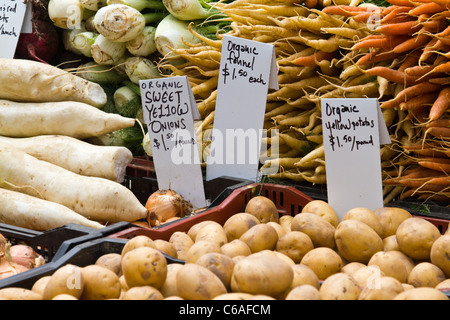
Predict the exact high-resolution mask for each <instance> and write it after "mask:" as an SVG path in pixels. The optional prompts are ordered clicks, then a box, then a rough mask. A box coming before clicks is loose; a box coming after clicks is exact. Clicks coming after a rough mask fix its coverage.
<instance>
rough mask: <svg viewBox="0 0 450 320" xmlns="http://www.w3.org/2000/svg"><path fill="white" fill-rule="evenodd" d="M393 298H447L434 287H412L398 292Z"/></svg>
mask: <svg viewBox="0 0 450 320" xmlns="http://www.w3.org/2000/svg"><path fill="white" fill-rule="evenodd" d="M393 300H449V298H448V297H447V295H446V294H445V293H443V292H442V291H439V290H437V289H435V288H426V287H422V288H414V289H411V290H406V291H403V292H401V293H399V294H398V295H397V296H395V297H394V299H393Z"/></svg>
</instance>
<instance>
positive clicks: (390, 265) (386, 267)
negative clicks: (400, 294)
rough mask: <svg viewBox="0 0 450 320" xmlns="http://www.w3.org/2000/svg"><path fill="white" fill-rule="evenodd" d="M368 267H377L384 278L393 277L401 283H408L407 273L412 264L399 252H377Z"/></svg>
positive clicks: (408, 258) (412, 266)
mask: <svg viewBox="0 0 450 320" xmlns="http://www.w3.org/2000/svg"><path fill="white" fill-rule="evenodd" d="M367 265H368V266H372V265H375V266H378V267H379V268H380V270H381V271H383V273H384V274H385V275H386V276H390V277H393V278H395V279H397V280H398V281H400V282H401V283H406V282H408V277H409V273H410V272H411V270H412V269H413V268H414V262H413V261H412V259H411V258H410V257H408V256H407V255H406V254H404V253H403V252H401V251H379V252H377V253H375V254H374V255H373V256H372V258H371V259H370V260H369V262H368V264H367Z"/></svg>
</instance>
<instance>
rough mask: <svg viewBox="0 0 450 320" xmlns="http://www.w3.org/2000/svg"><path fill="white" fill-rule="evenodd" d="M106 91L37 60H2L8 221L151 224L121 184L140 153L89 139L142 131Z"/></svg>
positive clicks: (0, 211) (0, 210)
mask: <svg viewBox="0 0 450 320" xmlns="http://www.w3.org/2000/svg"><path fill="white" fill-rule="evenodd" d="M106 102H107V97H106V94H105V92H104V91H103V89H102V87H101V86H99V85H98V84H97V83H94V82H90V81H87V80H85V79H82V78H80V77H78V76H76V75H74V74H71V73H69V72H67V71H65V70H63V69H60V68H57V67H54V66H51V65H48V64H45V63H40V62H36V61H31V60H20V59H6V58H4V59H0V222H1V223H7V224H11V225H15V226H19V227H25V228H29V229H33V230H48V229H52V228H55V227H58V226H62V225H65V224H68V223H77V224H80V225H86V226H90V227H93V228H102V227H104V226H105V225H106V224H111V223H115V222H119V221H135V220H139V219H142V218H145V217H146V215H147V209H146V208H145V207H144V206H143V205H142V204H141V203H140V202H139V200H138V199H137V198H136V197H135V195H134V194H133V193H132V191H131V190H129V189H128V188H127V187H125V186H124V185H123V184H121V182H123V180H124V176H125V172H126V167H127V165H128V164H129V163H130V162H131V161H132V159H133V156H132V153H131V152H130V151H129V150H128V149H127V148H125V147H115V146H114V147H113V146H98V145H93V144H91V143H89V142H87V141H85V140H83V139H87V138H91V137H96V136H99V135H102V134H106V133H110V132H113V131H115V130H119V129H123V128H128V127H131V126H134V125H135V121H136V120H135V119H132V118H126V117H122V116H120V115H118V114H111V113H106V112H104V111H102V110H100V108H101V107H102V106H104V105H105V104H106Z"/></svg>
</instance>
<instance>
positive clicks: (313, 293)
mask: <svg viewBox="0 0 450 320" xmlns="http://www.w3.org/2000/svg"><path fill="white" fill-rule="evenodd" d="M285 300H322V297H321V295H320V292H319V290H318V289H317V288H316V287H313V286H312V285H309V284H304V285H301V286H298V287H295V288H293V289H292V290H291V291H289V293H288V294H287V296H286V298H285Z"/></svg>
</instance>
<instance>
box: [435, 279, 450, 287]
mask: <svg viewBox="0 0 450 320" xmlns="http://www.w3.org/2000/svg"><path fill="white" fill-rule="evenodd" d="M434 288H435V289H450V278H449V279H445V280H444V281H442V282H441V283H439V284H438V285H437V286H436V287H434Z"/></svg>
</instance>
